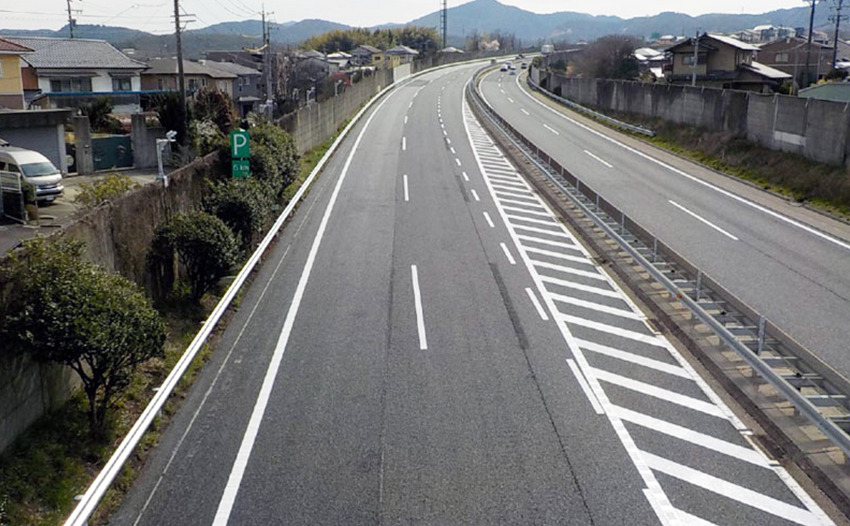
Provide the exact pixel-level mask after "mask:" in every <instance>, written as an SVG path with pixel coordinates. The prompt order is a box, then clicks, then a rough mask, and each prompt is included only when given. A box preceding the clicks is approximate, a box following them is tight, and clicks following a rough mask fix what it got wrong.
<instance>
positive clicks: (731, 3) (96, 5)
mask: <svg viewBox="0 0 850 526" xmlns="http://www.w3.org/2000/svg"><path fill="white" fill-rule="evenodd" d="M500 1H501V2H502V3H504V4H509V5H514V6H517V7H519V8H522V9H525V10H527V11H533V12H535V13H553V12H556V11H578V12H582V13H590V14H592V15H616V16H620V17H622V18H631V17H635V16H646V15H655V14H658V13H660V12H663V11H678V12H684V13H687V14H690V15H700V14H705V13H743V12H746V13H764V12H767V11H772V10H774V9H785V8H790V7H800V6H803V5H805V4H804V2H803V1H801V0H747V1H746V2H743V1H742V0H688V1H687V2H682V1H681V0H643V1H640V2H636V1H634V0H608V1H607V2H569V1H568V0H500ZM180 2H181V6H182V8H183V10H184V13H189V14H194V15H195V18H194V22H192V23H191V24H189V26H188V27H189V28H190V29H194V28H200V27H204V26H208V25H212V24H216V23H219V22H225V21H231V20H245V19H250V18H259V15H258V14H257V13H258V12H259V10H260V9H261V8H262V7H263V3H262V0H180ZM462 3H465V1H452V0H449V7H452V6H456V5H460V4H462ZM173 6H174V4H173V2H172V1H171V0H71V8H72V9H75V10H81V11H80V12H79V13H77V14H76V18H77V20H78V23H80V24H104V25H120V26H124V27H130V28H134V29H141V30H143V31H148V32H151V33H168V32H171V31H173V27H172V22H171V18H170V16H171V13H172V10H173ZM439 7H440V0H365V2H364V1H362V0H361V1H360V2H355V1H352V0H310V1H304V0H265V8H266V9H267V10H268V11H273V12H274V15H272V19H273V20H276V21H277V22H286V21H290V20H302V19H305V18H321V19H324V20H331V21H334V22H340V23H343V24H348V25H355V26H374V25H378V24H384V23H389V22H395V23H401V22H408V21H410V20H413V19H416V18H419V17H421V16H423V15H426V14H429V13H431V12H434V11H436V10H437V9H439ZM66 9H67V6H66V0H28V1H27V2H15V1H14V0H0V29H42V28H46V29H59V28H61V27H62V26H63V25H65V23H67V17H68V15H67V11H66Z"/></svg>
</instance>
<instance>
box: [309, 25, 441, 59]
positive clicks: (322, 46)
mask: <svg viewBox="0 0 850 526" xmlns="http://www.w3.org/2000/svg"><path fill="white" fill-rule="evenodd" d="M439 41H440V38H439V35H438V34H437V31H436V30H435V29H434V28H431V27H418V26H404V27H397V28H390V29H375V30H371V29H367V28H362V27H360V28H352V29H345V30H341V29H336V30H334V31H330V32H328V33H325V34H323V35H318V36H314V37H311V38H308V39H307V40H306V41H305V42H304V47H305V48H307V49H315V50H317V51H321V52H322V53H334V52H336V51H346V52H348V51H351V50H353V49H355V48H356V47H358V46H362V45H369V46H374V47H377V48H380V49H389V48H391V47H393V46H396V45H399V44H401V45H404V46H408V47H411V48H413V49H415V50H417V51H419V52H420V53H433V52H435V51H436V50H437V49H438V48H437V42H439Z"/></svg>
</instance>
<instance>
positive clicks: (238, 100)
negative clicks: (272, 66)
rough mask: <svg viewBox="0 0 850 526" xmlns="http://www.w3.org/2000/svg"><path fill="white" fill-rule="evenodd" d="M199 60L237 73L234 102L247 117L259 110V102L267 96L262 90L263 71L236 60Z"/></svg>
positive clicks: (242, 114)
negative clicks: (237, 62)
mask: <svg viewBox="0 0 850 526" xmlns="http://www.w3.org/2000/svg"><path fill="white" fill-rule="evenodd" d="M199 62H200V64H201V65H206V66H212V67H213V68H215V69H219V70H222V71H226V72H228V73H232V74H234V75H236V80H235V81H234V82H235V83H234V85H233V103H234V104H235V105H236V108H237V109H238V110H239V114H240V115H241V116H242V117H246V116H247V115H248V114H249V113H251V112H252V111H257V106H258V104H259V103H261V102H262V101H263V98H264V97H265V94H264V93H263V91H262V86H263V82H262V79H263V74H262V73H261V72H259V71H257V70H256V69H253V68H249V67H245V66H243V65H241V64H236V63H234V62H214V61H212V60H207V61H199Z"/></svg>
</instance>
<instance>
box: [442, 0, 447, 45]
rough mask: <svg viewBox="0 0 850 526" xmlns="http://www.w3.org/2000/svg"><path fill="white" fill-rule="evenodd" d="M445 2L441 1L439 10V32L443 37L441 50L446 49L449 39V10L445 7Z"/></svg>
mask: <svg viewBox="0 0 850 526" xmlns="http://www.w3.org/2000/svg"><path fill="white" fill-rule="evenodd" d="M446 1H447V0H442V4H443V6H442V9H440V31H441V33H442V35H443V49H446V46H448V44H447V41H448V37H449V10H448V7H447V6H446Z"/></svg>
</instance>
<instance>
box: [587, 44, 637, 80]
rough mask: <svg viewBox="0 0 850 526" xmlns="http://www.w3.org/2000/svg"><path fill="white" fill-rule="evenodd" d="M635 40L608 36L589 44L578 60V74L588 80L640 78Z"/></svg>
mask: <svg viewBox="0 0 850 526" xmlns="http://www.w3.org/2000/svg"><path fill="white" fill-rule="evenodd" d="M634 52H635V39H634V38H632V37H628V36H621V35H608V36H604V37H602V38H599V39H597V40H595V41H594V42H592V43H590V44H588V46H587V47H586V48H585V49H584V50H582V52H581V53H580V54H579V56H578V58H577V59H576V63H575V68H576V73H577V74H579V75H581V76H583V77H586V78H599V79H626V80H631V79H634V78H635V77H637V76H638V73H639V71H640V67H639V64H638V61H637V59H636V58H635V57H634Z"/></svg>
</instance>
